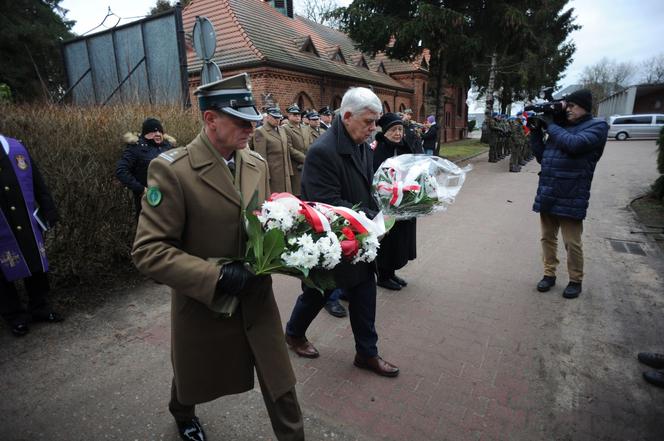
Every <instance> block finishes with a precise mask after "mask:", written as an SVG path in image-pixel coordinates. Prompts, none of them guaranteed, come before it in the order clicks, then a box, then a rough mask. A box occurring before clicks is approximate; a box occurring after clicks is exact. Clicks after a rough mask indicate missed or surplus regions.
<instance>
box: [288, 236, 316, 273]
mask: <svg viewBox="0 0 664 441" xmlns="http://www.w3.org/2000/svg"><path fill="white" fill-rule="evenodd" d="M297 245H298V248H297V249H296V250H295V251H289V252H286V253H282V254H281V259H282V260H283V261H284V263H285V264H286V266H290V267H300V268H307V269H311V268H313V267H315V266H316V265H318V259H319V258H320V250H319V249H318V246H317V245H316V243H315V242H314V240H313V238H312V237H311V235H310V234H303V235H302V236H300V237H298V238H297Z"/></svg>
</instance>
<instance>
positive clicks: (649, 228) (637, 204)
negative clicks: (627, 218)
mask: <svg viewBox="0 0 664 441" xmlns="http://www.w3.org/2000/svg"><path fill="white" fill-rule="evenodd" d="M631 207H632V210H634V212H635V213H636V217H637V218H638V219H639V221H640V222H641V223H642V224H643V231H646V232H647V233H646V234H647V235H648V236H650V237H652V238H653V239H654V240H655V241H656V242H657V244H659V246H660V248H661V249H662V250H663V251H664V203H662V200H661V199H657V198H654V197H652V196H643V197H640V198H637V199H634V200H633V201H632V203H631Z"/></svg>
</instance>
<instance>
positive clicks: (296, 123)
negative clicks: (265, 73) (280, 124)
mask: <svg viewBox="0 0 664 441" xmlns="http://www.w3.org/2000/svg"><path fill="white" fill-rule="evenodd" d="M286 112H288V115H287V118H288V124H287V125H286V126H285V127H284V130H285V132H286V137H287V138H288V153H289V154H290V159H291V167H292V170H293V175H292V176H291V188H292V193H293V194H294V195H295V196H300V177H301V175H302V165H303V164H304V155H305V154H306V153H307V148H308V147H309V143H308V134H307V133H306V131H305V129H304V128H303V127H302V125H301V124H300V123H301V121H300V120H301V114H302V113H301V111H300V108H299V107H298V106H297V104H293V105H292V106H290V107H289V108H288V109H286Z"/></svg>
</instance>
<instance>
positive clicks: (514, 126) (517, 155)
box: [509, 118, 523, 173]
mask: <svg viewBox="0 0 664 441" xmlns="http://www.w3.org/2000/svg"><path fill="white" fill-rule="evenodd" d="M509 124H510V132H511V137H510V140H511V144H512V146H511V148H512V150H511V152H510V172H512V173H518V172H520V171H521V165H520V161H521V155H522V151H523V140H522V137H523V129H522V128H521V123H520V122H519V120H518V119H517V118H510V121H509Z"/></svg>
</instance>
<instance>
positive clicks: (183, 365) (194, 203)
mask: <svg viewBox="0 0 664 441" xmlns="http://www.w3.org/2000/svg"><path fill="white" fill-rule="evenodd" d="M235 161H236V172H235V179H233V175H232V174H231V172H230V170H229V168H228V167H227V166H226V164H225V162H224V160H223V158H222V157H221V155H219V154H218V153H217V152H216V151H215V150H214V149H213V147H212V146H211V144H210V143H209V140H208V139H207V136H206V135H205V134H204V133H201V134H200V135H199V136H198V137H197V138H196V139H194V140H193V141H192V142H191V143H190V144H189V145H187V146H186V147H182V148H178V149H174V150H170V151H168V152H165V153H163V154H162V155H160V156H158V157H157V158H156V159H154V160H153V161H152V162H151V163H150V167H149V170H148V188H149V190H148V193H147V196H145V197H144V198H143V206H142V211H141V215H140V218H139V222H138V228H137V231H136V240H135V242H134V247H133V250H132V257H133V259H134V263H135V264H136V266H137V267H138V269H139V270H140V271H141V272H142V273H143V274H145V275H147V276H149V277H151V278H153V279H155V280H157V281H159V282H161V283H164V284H166V285H168V286H170V287H171V288H172V301H171V358H172V363H173V372H174V379H175V384H176V387H177V392H178V400H179V401H180V402H181V403H183V404H197V403H203V402H206V401H210V400H213V399H215V398H217V397H219V396H222V395H228V394H235V393H239V392H244V391H247V390H251V389H252V388H253V387H254V367H255V368H256V369H257V370H258V371H260V372H261V374H262V376H263V378H264V379H265V385H266V388H267V393H268V395H269V396H270V397H271V398H272V399H273V400H275V399H276V398H278V397H280V396H281V395H282V394H283V393H285V392H287V391H289V390H290V389H291V388H292V387H293V386H294V385H295V375H294V374H293V370H292V367H291V364H290V359H289V357H288V353H287V349H286V344H285V341H284V333H283V327H282V324H281V319H280V317H279V311H278V309H277V304H276V302H275V299H274V294H273V292H272V279H271V278H270V277H258V278H255V279H252V280H251V281H250V282H249V283H248V284H247V286H246V287H245V289H244V290H243V291H242V292H241V293H240V294H239V298H240V306H239V307H238V309H237V310H236V312H235V313H234V314H233V316H232V317H231V318H228V319H223V318H219V317H218V315H217V314H216V313H215V312H214V311H212V310H211V309H209V306H210V305H211V303H212V302H213V300H214V299H215V287H216V284H217V280H218V278H219V272H220V265H219V264H218V263H217V258H222V257H225V258H237V257H240V256H243V255H244V249H245V243H246V236H245V233H244V230H243V217H242V212H241V205H242V204H243V203H244V204H246V203H248V202H249V201H250V198H251V197H252V195H253V194H254V192H257V194H258V199H259V201H263V200H264V199H265V197H266V196H267V195H268V194H269V185H268V179H267V177H268V174H267V164H266V163H265V161H264V160H263V159H262V158H261V157H260V156H259V155H257V154H255V153H254V152H252V151H250V150H249V149H245V150H238V151H237V152H236V154H235ZM150 188H151V189H150ZM157 189H158V190H157ZM159 196H161V197H160V198H159ZM159 199H160V200H159Z"/></svg>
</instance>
